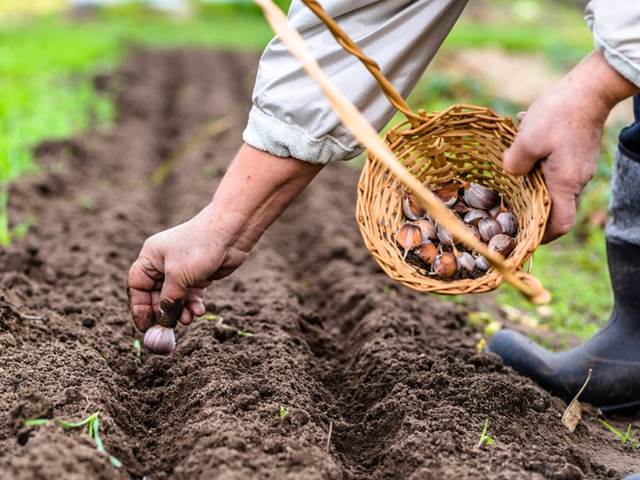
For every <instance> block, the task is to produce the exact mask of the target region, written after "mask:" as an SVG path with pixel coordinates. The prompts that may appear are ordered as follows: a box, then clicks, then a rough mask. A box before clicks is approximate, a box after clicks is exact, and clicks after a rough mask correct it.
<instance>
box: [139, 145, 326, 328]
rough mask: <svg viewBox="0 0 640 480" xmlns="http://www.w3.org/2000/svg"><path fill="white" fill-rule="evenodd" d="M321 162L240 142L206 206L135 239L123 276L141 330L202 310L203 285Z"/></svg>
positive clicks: (236, 256)
mask: <svg viewBox="0 0 640 480" xmlns="http://www.w3.org/2000/svg"><path fill="white" fill-rule="evenodd" d="M321 168H322V166H321V165H311V164H308V163H304V162H301V161H299V160H295V159H292V158H279V157H275V156H273V155H270V154H268V153H265V152H261V151H259V150H256V149H254V148H252V147H250V146H248V145H244V146H243V147H242V148H241V149H240V151H239V152H238V155H237V156H236V158H235V159H234V161H233V163H232V164H231V166H230V167H229V170H228V171H227V173H226V175H225V177H224V179H223V180H222V182H221V184H220V186H219V187H218V190H217V191H216V194H215V196H214V198H213V201H212V202H211V203H210V204H209V205H208V206H207V207H206V208H204V209H203V210H202V211H201V212H200V213H199V214H198V215H196V216H195V217H194V218H192V219H191V220H189V221H188V222H186V223H183V224H181V225H178V226H176V227H173V228H170V229H169V230H165V231H163V232H160V233H157V234H155V235H153V236H152V237H150V238H149V239H148V240H147V241H146V242H145V243H144V245H143V246H142V250H141V252H140V255H139V256H138V259H137V260H136V261H135V262H134V264H133V265H132V266H131V269H130V270H129V278H128V294H129V308H130V309H131V314H132V317H133V322H134V323H135V325H136V327H137V328H138V329H139V330H140V331H142V332H144V331H145V330H147V329H148V328H149V327H151V326H152V325H153V324H154V323H155V322H158V323H161V324H162V325H164V326H170V327H172V326H174V325H175V324H176V323H177V322H178V321H179V322H181V323H182V324H184V325H188V324H189V323H191V322H192V321H193V318H194V317H196V316H199V315H203V314H204V313H205V306H204V293H205V289H206V288H207V287H208V286H209V285H210V284H211V282H212V281H214V280H217V279H220V278H223V277H226V276H227V275H229V274H230V273H232V272H233V271H234V270H235V269H236V268H238V267H239V266H240V265H241V264H242V263H243V262H244V261H245V259H246V258H247V256H248V255H249V252H250V250H251V249H252V248H253V246H254V245H255V244H256V242H257V241H258V239H259V238H260V236H261V235H262V234H263V233H264V231H265V229H266V228H267V227H268V226H269V225H270V224H271V223H272V222H273V221H274V220H275V219H276V218H278V216H280V214H281V213H282V212H283V211H284V209H285V208H286V207H287V205H289V203H290V202H291V201H292V200H293V199H294V198H296V197H297V196H298V195H299V194H300V192H302V190H304V188H305V187H306V186H307V185H308V184H309V182H310V181H311V180H312V179H313V177H314V176H315V175H316V174H317V173H318V172H319V171H320V170H321Z"/></svg>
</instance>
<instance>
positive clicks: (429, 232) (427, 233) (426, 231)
mask: <svg viewBox="0 0 640 480" xmlns="http://www.w3.org/2000/svg"><path fill="white" fill-rule="evenodd" d="M413 224H414V225H415V226H417V227H418V228H419V229H420V233H421V234H422V242H423V243H427V242H429V241H431V240H435V239H436V238H438V232H437V230H436V227H435V226H434V225H433V223H432V222H431V221H429V220H427V219H426V218H421V219H420V220H416V221H415V222H413Z"/></svg>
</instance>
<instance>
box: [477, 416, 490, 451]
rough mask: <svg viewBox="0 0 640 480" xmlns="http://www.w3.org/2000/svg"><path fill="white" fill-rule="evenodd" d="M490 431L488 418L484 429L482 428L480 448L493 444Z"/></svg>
mask: <svg viewBox="0 0 640 480" xmlns="http://www.w3.org/2000/svg"><path fill="white" fill-rule="evenodd" d="M488 430H489V419H488V418H487V419H486V420H485V421H484V427H483V428H482V433H481V434H480V440H479V441H478V448H480V447H482V445H486V446H487V447H488V446H490V445H491V444H492V443H493V437H492V436H491V434H490V433H489V432H488Z"/></svg>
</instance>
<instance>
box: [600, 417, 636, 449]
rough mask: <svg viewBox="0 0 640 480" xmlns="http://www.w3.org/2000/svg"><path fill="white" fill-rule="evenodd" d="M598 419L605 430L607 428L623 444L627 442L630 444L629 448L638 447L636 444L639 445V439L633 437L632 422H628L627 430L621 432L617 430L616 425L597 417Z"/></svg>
mask: <svg viewBox="0 0 640 480" xmlns="http://www.w3.org/2000/svg"><path fill="white" fill-rule="evenodd" d="M598 420H599V421H600V423H601V424H602V425H604V426H605V427H606V428H607V430H609V431H610V432H611V433H613V434H614V435H615V436H616V437H618V439H619V440H620V443H621V444H622V445H623V446H626V445H627V444H628V445H629V446H631V448H638V446H640V440H637V439H635V438H633V433H634V432H633V430H632V424H629V425H628V426H627V430H626V431H625V432H624V433H623V432H621V431H620V430H618V429H617V428H616V427H614V426H613V425H611V424H610V423H609V422H607V421H605V420H602V419H601V418H599V419H598Z"/></svg>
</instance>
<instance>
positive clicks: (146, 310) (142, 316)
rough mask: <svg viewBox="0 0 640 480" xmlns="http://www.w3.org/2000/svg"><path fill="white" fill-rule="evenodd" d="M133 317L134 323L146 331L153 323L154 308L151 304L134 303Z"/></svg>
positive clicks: (139, 328) (142, 330)
mask: <svg viewBox="0 0 640 480" xmlns="http://www.w3.org/2000/svg"><path fill="white" fill-rule="evenodd" d="M147 295H148V294H147ZM131 317H132V318H133V324H134V325H135V326H136V328H137V329H138V330H140V331H141V332H146V331H147V329H148V328H149V327H151V325H153V310H152V308H151V305H149V304H145V303H138V304H136V305H132V306H131Z"/></svg>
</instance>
